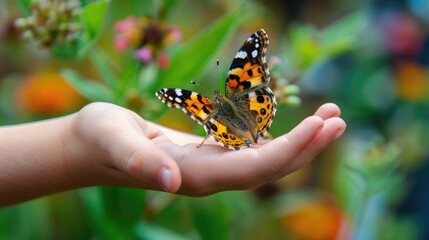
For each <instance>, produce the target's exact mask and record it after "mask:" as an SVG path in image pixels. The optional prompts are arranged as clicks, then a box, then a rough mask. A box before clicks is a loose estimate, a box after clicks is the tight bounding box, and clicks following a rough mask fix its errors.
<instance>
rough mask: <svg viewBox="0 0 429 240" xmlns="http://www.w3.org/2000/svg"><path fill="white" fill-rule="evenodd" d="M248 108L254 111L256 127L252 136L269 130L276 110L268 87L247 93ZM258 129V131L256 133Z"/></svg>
mask: <svg viewBox="0 0 429 240" xmlns="http://www.w3.org/2000/svg"><path fill="white" fill-rule="evenodd" d="M248 97H249V109H250V110H251V111H252V112H253V113H254V117H255V120H256V125H257V128H256V129H254V132H253V135H254V136H264V135H265V134H266V133H267V132H268V131H269V130H270V126H271V123H272V122H273V118H274V116H275V113H276V110H277V103H276V99H275V97H274V94H273V92H272V91H271V89H269V88H261V89H258V90H256V91H254V92H250V93H249V95H248ZM258 131H260V132H259V133H258Z"/></svg>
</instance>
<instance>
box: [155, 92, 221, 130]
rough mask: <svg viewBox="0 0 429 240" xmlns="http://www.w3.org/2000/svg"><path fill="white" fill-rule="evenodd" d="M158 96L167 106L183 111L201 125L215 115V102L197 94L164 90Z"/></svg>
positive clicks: (157, 93)
mask: <svg viewBox="0 0 429 240" xmlns="http://www.w3.org/2000/svg"><path fill="white" fill-rule="evenodd" d="M156 96H157V97H158V98H159V99H160V100H161V101H162V102H163V103H164V104H166V105H167V106H169V107H173V108H180V109H182V111H183V112H184V113H186V114H187V115H189V116H190V117H191V118H192V119H194V120H195V121H196V122H198V123H199V124H204V122H205V121H206V120H207V119H208V117H209V116H210V114H211V113H213V101H212V100H210V99H209V98H207V97H205V96H203V95H201V94H199V93H197V92H192V91H189V90H185V89H177V88H163V89H160V90H158V91H157V92H156Z"/></svg>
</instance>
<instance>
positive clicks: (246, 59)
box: [225, 29, 270, 98]
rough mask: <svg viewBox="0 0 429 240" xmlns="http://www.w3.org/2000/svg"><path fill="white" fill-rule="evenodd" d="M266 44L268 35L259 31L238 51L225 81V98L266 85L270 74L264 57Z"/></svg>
mask: <svg viewBox="0 0 429 240" xmlns="http://www.w3.org/2000/svg"><path fill="white" fill-rule="evenodd" d="M268 43H269V41H268V35H267V33H266V32H265V30H263V29H261V30H258V31H256V32H255V33H253V34H252V35H251V36H250V37H249V38H248V39H247V40H246V41H245V42H244V44H243V45H242V46H241V48H240V49H239V50H238V52H237V54H236V55H235V57H234V59H233V61H232V63H231V67H230V69H229V72H228V76H227V79H226V84H225V85H226V86H225V87H226V90H225V94H226V97H227V98H231V97H233V96H234V95H236V94H239V93H241V92H243V91H246V90H249V89H253V88H260V87H263V86H265V85H267V84H268V82H269V80H270V72H269V69H268V67H267V63H266V57H265V54H266V52H267V47H268Z"/></svg>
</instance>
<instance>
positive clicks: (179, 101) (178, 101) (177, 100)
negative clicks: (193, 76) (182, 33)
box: [174, 97, 182, 103]
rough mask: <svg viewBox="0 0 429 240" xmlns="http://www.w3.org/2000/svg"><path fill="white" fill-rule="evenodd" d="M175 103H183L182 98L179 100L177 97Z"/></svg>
mask: <svg viewBox="0 0 429 240" xmlns="http://www.w3.org/2000/svg"><path fill="white" fill-rule="evenodd" d="M174 101H176V102H177V103H182V99H180V98H178V97H176V98H175V99H174Z"/></svg>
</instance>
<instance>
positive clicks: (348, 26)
mask: <svg viewBox="0 0 429 240" xmlns="http://www.w3.org/2000/svg"><path fill="white" fill-rule="evenodd" d="M366 18H367V16H366V15H365V13H364V12H363V11H356V12H353V13H351V14H349V15H347V16H345V17H342V18H340V19H338V20H337V21H335V22H333V23H331V24H329V25H328V26H327V27H325V28H323V29H322V31H321V32H320V44H321V46H322V48H323V52H324V55H330V56H332V55H336V54H340V53H342V52H344V51H347V50H350V49H352V48H353V47H354V46H356V39H358V38H357V36H358V34H359V32H360V31H361V30H362V28H363V27H364V24H365V22H366V21H365V19H366Z"/></svg>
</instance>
